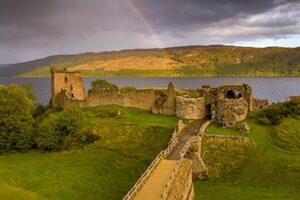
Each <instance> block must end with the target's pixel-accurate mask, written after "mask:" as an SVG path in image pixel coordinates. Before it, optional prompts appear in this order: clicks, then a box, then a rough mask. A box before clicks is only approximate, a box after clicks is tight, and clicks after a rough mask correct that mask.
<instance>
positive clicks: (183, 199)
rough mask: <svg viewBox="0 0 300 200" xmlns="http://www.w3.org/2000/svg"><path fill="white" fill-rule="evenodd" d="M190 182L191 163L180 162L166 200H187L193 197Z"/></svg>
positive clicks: (187, 161)
mask: <svg viewBox="0 0 300 200" xmlns="http://www.w3.org/2000/svg"><path fill="white" fill-rule="evenodd" d="M193 187H194V186H193V180H192V161H191V160H189V159H184V160H182V164H181V167H180V168H179V171H178V174H177V176H176V177H175V179H174V182H173V184H172V186H171V188H170V191H169V193H168V196H167V198H166V199H168V200H188V199H193V197H194V188H193Z"/></svg>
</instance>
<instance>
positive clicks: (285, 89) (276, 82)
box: [0, 77, 300, 104]
mask: <svg viewBox="0 0 300 200" xmlns="http://www.w3.org/2000/svg"><path fill="white" fill-rule="evenodd" d="M95 79H97V78H84V84H85V88H86V90H88V89H89V88H90V83H91V81H93V80H95ZM103 79H106V80H107V81H109V82H112V83H114V84H116V85H118V86H121V87H124V86H134V87H136V88H147V87H159V88H162V87H167V85H168V83H169V81H173V83H174V84H175V87H176V88H180V89H184V88H191V89H195V88H201V87H202V85H211V86H212V87H217V86H221V85H224V84H243V83H247V84H249V85H250V86H252V90H253V93H254V96H255V97H256V98H266V99H269V100H270V102H278V101H284V100H286V99H288V97H289V96H296V95H298V96H299V95H300V78H224V77H169V78H123V77H122V78H121V77H117V78H103ZM12 83H16V84H32V86H33V88H34V90H35V93H36V96H37V98H38V101H39V102H40V103H42V104H47V103H48V102H49V100H50V87H51V86H50V78H17V77H0V84H5V85H7V84H12Z"/></svg>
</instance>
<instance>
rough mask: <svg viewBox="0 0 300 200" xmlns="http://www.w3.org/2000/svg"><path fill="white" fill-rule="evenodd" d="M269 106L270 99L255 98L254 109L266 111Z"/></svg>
mask: <svg viewBox="0 0 300 200" xmlns="http://www.w3.org/2000/svg"><path fill="white" fill-rule="evenodd" d="M268 106H269V100H268V99H255V98H253V109H264V108H266V107H268Z"/></svg>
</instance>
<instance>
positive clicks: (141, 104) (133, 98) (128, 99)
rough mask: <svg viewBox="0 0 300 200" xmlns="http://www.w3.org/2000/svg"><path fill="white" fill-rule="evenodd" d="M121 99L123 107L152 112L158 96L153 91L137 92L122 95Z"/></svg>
mask: <svg viewBox="0 0 300 200" xmlns="http://www.w3.org/2000/svg"><path fill="white" fill-rule="evenodd" d="M121 99H123V103H122V105H123V106H126V107H134V108H140V109H143V110H148V111H151V110H152V108H153V106H154V104H155V100H156V94H155V90H153V89H145V90H136V91H133V92H130V93H126V94H124V95H121Z"/></svg>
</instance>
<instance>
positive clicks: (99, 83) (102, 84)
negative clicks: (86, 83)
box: [91, 79, 117, 90]
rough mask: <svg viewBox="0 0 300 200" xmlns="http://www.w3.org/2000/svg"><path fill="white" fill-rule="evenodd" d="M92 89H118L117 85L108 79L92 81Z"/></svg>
mask: <svg viewBox="0 0 300 200" xmlns="http://www.w3.org/2000/svg"><path fill="white" fill-rule="evenodd" d="M91 87H92V90H101V89H117V86H116V85H114V84H112V83H109V82H107V81H106V80H102V79H97V80H95V81H92V83H91Z"/></svg>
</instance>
